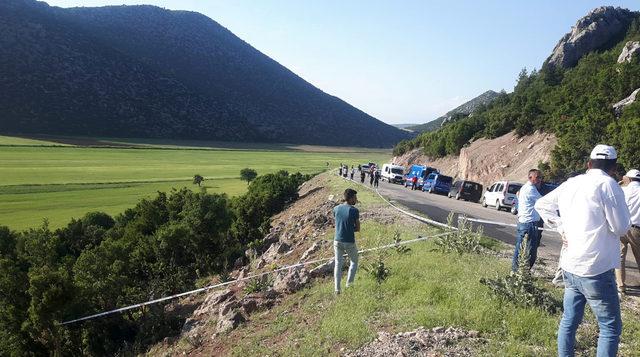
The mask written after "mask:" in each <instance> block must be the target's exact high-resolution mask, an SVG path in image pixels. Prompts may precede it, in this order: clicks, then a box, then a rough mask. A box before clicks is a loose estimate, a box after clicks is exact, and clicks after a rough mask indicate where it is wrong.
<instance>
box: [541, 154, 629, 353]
mask: <svg viewBox="0 0 640 357" xmlns="http://www.w3.org/2000/svg"><path fill="white" fill-rule="evenodd" d="M617 158H618V155H617V153H616V150H615V149H614V148H613V147H611V146H608V145H597V146H596V147H595V148H594V149H593V151H592V152H591V155H590V160H589V163H588V165H587V166H588V168H589V170H588V171H587V173H585V174H583V175H579V176H576V177H573V178H571V179H569V180H567V181H566V182H564V183H563V184H562V185H560V187H558V188H557V189H555V190H554V191H552V192H550V193H549V194H547V195H546V196H544V197H542V198H541V199H539V200H538V202H536V204H535V209H536V211H538V213H539V214H540V216H541V217H542V219H543V220H544V222H545V223H547V224H548V225H550V226H552V227H556V228H557V229H558V231H559V233H560V234H561V235H562V236H563V243H564V245H565V250H564V252H563V253H562V256H561V257H560V266H561V267H562V270H563V271H564V283H565V289H564V312H563V314H562V319H561V321H560V326H559V328H558V355H559V356H573V355H574V354H575V349H574V347H575V337H576V330H577V329H578V325H580V322H581V321H582V317H583V315H584V306H585V304H586V303H589V306H590V307H591V310H592V311H593V313H594V315H595V316H596V318H597V320H598V326H599V328H600V336H599V338H598V351H597V356H598V357H600V356H615V355H616V354H617V352H618V343H619V342H620V334H621V332H622V318H621V316H620V300H619V299H618V294H617V292H616V281H615V274H614V269H615V268H617V267H619V266H620V243H619V242H620V237H621V236H622V235H624V234H625V233H627V231H628V230H629V227H630V226H631V221H630V215H629V209H628V208H627V205H626V203H625V199H624V192H623V191H622V188H620V185H618V183H617V182H616V181H615V180H614V179H613V178H612V177H611V176H612V175H614V173H615V169H616V161H617Z"/></svg>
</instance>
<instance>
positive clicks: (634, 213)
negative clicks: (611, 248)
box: [616, 170, 640, 294]
mask: <svg viewBox="0 0 640 357" xmlns="http://www.w3.org/2000/svg"><path fill="white" fill-rule="evenodd" d="M622 181H623V183H624V184H626V186H624V187H622V191H624V199H625V201H626V203H627V207H628V208H629V213H630V215H631V229H629V232H627V234H625V235H624V236H622V237H620V243H621V247H620V248H621V249H620V250H621V251H620V269H616V283H617V285H618V292H619V293H620V294H625V293H626V285H625V278H626V274H625V267H624V264H625V261H626V260H627V249H628V246H631V251H632V252H633V256H634V257H635V258H636V264H638V268H640V171H638V170H629V172H627V174H626V175H624V177H623V178H622Z"/></svg>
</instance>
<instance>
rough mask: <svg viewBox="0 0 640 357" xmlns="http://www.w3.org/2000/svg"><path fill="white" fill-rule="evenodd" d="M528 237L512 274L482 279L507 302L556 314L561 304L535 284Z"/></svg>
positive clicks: (523, 243) (481, 280) (523, 242)
mask: <svg viewBox="0 0 640 357" xmlns="http://www.w3.org/2000/svg"><path fill="white" fill-rule="evenodd" d="M526 246H527V238H526V237H525V239H524V240H523V241H522V245H521V247H520V256H519V260H518V270H517V271H516V272H513V273H512V274H510V275H507V276H505V277H502V278H496V279H485V278H483V279H480V283H482V284H484V285H486V286H487V287H489V289H491V290H492V291H493V292H494V294H496V295H497V296H498V297H500V298H501V299H502V300H504V301H505V302H510V303H513V304H515V305H519V306H522V307H534V308H540V309H542V310H544V311H546V312H547V313H549V314H555V313H556V312H558V311H559V310H560V309H561V304H560V302H558V301H557V300H556V299H554V298H553V296H551V295H550V294H549V293H548V292H547V291H545V290H544V289H543V288H540V287H538V286H536V285H535V280H534V278H533V276H532V275H531V270H530V269H529V263H528V259H527V253H526Z"/></svg>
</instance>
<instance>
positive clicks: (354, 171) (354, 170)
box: [351, 166, 356, 181]
mask: <svg viewBox="0 0 640 357" xmlns="http://www.w3.org/2000/svg"><path fill="white" fill-rule="evenodd" d="M355 173H356V169H354V168H353V166H351V181H353V175H355Z"/></svg>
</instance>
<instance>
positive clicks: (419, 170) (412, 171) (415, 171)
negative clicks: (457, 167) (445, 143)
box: [404, 165, 439, 188]
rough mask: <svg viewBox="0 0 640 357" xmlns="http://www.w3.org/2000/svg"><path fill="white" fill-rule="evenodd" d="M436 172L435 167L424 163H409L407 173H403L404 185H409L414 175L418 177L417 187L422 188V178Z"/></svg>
mask: <svg viewBox="0 0 640 357" xmlns="http://www.w3.org/2000/svg"><path fill="white" fill-rule="evenodd" d="M434 172H435V173H438V172H439V171H438V169H436V168H435V167H429V166H424V165H411V167H410V168H409V170H408V171H407V174H406V175H404V187H411V180H413V178H414V177H418V183H417V188H422V184H423V183H424V179H425V178H426V177H427V176H429V174H431V173H434Z"/></svg>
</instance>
